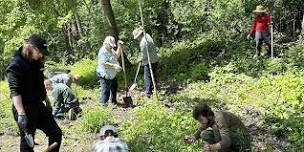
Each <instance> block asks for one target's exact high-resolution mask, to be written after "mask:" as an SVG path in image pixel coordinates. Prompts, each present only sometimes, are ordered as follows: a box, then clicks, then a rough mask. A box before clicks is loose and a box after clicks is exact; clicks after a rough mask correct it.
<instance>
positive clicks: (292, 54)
mask: <svg viewBox="0 0 304 152" xmlns="http://www.w3.org/2000/svg"><path fill="white" fill-rule="evenodd" d="M287 59H288V62H289V63H291V64H292V65H293V66H296V67H303V65H304V44H303V43H299V44H297V45H294V46H292V47H291V48H289V49H288V50H287Z"/></svg>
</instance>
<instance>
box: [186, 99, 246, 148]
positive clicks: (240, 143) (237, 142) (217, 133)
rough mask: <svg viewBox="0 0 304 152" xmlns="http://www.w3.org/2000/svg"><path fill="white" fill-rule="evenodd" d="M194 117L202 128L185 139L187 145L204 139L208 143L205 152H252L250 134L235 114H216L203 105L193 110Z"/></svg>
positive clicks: (221, 112)
mask: <svg viewBox="0 0 304 152" xmlns="http://www.w3.org/2000/svg"><path fill="white" fill-rule="evenodd" d="M193 117H194V119H195V120H197V121H198V122H199V123H200V125H201V127H200V128H199V129H198V131H196V132H195V133H194V134H193V135H190V136H186V137H185V140H186V142H187V143H194V142H195V141H196V140H198V139H199V138H202V140H203V141H205V142H206V143H205V145H204V151H213V150H218V151H219V152H232V151H233V152H245V151H250V136H249V133H248V131H247V129H246V127H245V125H244V124H243V123H242V121H241V120H240V119H239V118H238V117H237V116H235V115H234V114H232V113H230V112H224V111H219V112H215V113H214V112H213V111H212V110H211V108H210V107H209V106H208V105H207V104H201V105H198V106H197V107H195V109H194V110H193ZM209 127H210V130H209V129H208V128H209Z"/></svg>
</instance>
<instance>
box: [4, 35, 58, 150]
mask: <svg viewBox="0 0 304 152" xmlns="http://www.w3.org/2000/svg"><path fill="white" fill-rule="evenodd" d="M46 53H47V47H46V41H45V40H44V39H43V38H41V37H40V36H38V35H32V36H30V37H29V38H28V39H26V40H25V42H24V44H23V45H22V46H21V47H20V48H19V49H18V50H17V52H16V53H15V55H14V56H13V58H12V59H11V61H10V64H9V66H8V67H7V77H8V83H9V88H10V95H11V98H12V100H13V107H12V110H13V114H14V118H15V120H16V122H17V124H18V127H19V130H20V137H21V143H20V151H21V152H33V146H34V145H32V144H29V143H28V138H27V136H28V135H31V136H33V137H34V136H35V132H36V129H40V130H42V131H43V132H44V133H45V134H46V136H48V137H49V145H51V144H53V143H55V142H57V144H58V145H57V146H56V148H54V149H53V150H52V152H58V151H59V148H60V144H61V138H62V131H61V129H60V128H59V126H58V125H57V123H56V121H55V120H54V118H53V116H52V113H51V112H50V111H49V110H48V109H47V107H46V106H45V105H44V104H43V101H44V100H45V98H46V91H45V86H44V83H43V81H44V75H43V70H44V63H43V59H44V55H46Z"/></svg>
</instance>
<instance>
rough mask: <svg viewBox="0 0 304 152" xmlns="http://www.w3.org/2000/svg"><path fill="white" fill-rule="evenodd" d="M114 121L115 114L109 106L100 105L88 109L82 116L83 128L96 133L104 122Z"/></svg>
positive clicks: (81, 123)
mask: <svg viewBox="0 0 304 152" xmlns="http://www.w3.org/2000/svg"><path fill="white" fill-rule="evenodd" d="M111 123H113V115H112V113H111V110H110V109H109V108H102V109H100V108H99V107H97V108H94V109H90V108H88V109H86V111H85V112H84V114H83V116H82V117H81V122H80V125H81V129H82V130H83V131H87V132H92V133H96V132H98V131H99V129H100V127H101V126H102V125H104V124H111Z"/></svg>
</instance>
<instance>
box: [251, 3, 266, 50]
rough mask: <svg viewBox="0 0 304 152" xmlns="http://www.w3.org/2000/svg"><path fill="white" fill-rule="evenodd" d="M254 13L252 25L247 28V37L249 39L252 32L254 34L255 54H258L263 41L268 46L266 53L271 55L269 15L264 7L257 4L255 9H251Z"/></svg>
mask: <svg viewBox="0 0 304 152" xmlns="http://www.w3.org/2000/svg"><path fill="white" fill-rule="evenodd" d="M253 12H254V13H256V17H255V19H254V21H253V25H252V27H251V28H250V30H249V34H248V36H247V39H249V38H250V37H251V36H252V35H253V34H255V41H256V55H257V56H260V54H261V48H262V44H263V42H265V43H266V45H267V46H268V55H269V56H270V55H271V43H270V39H269V26H270V25H271V17H270V15H268V14H267V11H266V9H265V8H264V7H263V6H261V5H259V6H257V7H256V10H254V11H253Z"/></svg>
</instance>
